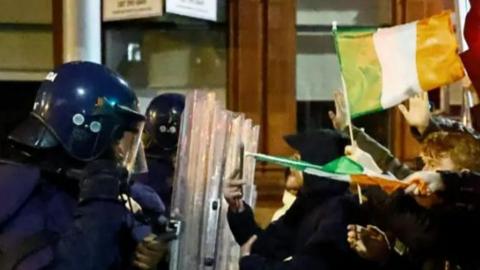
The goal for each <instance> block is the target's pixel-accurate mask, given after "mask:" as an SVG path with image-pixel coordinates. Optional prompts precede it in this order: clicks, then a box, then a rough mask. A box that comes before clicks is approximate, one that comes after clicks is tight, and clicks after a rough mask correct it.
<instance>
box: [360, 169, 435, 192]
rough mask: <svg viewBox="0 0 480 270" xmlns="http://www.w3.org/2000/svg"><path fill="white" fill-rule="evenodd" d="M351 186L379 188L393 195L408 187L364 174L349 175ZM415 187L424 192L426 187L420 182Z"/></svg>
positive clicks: (404, 184)
mask: <svg viewBox="0 0 480 270" xmlns="http://www.w3.org/2000/svg"><path fill="white" fill-rule="evenodd" d="M351 180H352V181H351V185H361V186H379V187H380V188H381V189H383V190H384V191H385V192H387V193H389V194H390V193H393V192H395V191H397V190H399V189H405V188H407V187H408V186H409V185H408V184H407V183H404V182H401V181H398V180H388V179H384V178H381V177H377V176H369V175H365V174H355V175H351ZM416 181H418V183H417V185H418V186H419V188H420V190H421V191H426V188H427V187H426V185H425V183H424V182H422V181H420V180H416Z"/></svg>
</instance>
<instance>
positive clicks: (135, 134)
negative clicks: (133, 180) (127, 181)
mask: <svg viewBox="0 0 480 270" xmlns="http://www.w3.org/2000/svg"><path fill="white" fill-rule="evenodd" d="M143 127H144V122H138V123H137V126H136V127H135V130H127V131H125V132H124V133H123V137H122V138H121V139H120V140H119V141H118V143H117V145H116V147H115V153H116V155H117V157H118V158H119V160H120V162H121V164H122V166H123V167H125V168H126V169H127V170H128V171H129V172H130V173H132V174H134V173H143V172H146V171H147V169H146V168H147V165H146V160H145V154H144V153H143V146H142V140H141V139H142V131H143Z"/></svg>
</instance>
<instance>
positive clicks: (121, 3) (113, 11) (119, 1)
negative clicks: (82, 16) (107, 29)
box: [103, 0, 163, 21]
mask: <svg viewBox="0 0 480 270" xmlns="http://www.w3.org/2000/svg"><path fill="white" fill-rule="evenodd" d="M162 13H163V0H103V20H104V21H118V20H128V19H139V18H148V17H155V16H161V15H162Z"/></svg>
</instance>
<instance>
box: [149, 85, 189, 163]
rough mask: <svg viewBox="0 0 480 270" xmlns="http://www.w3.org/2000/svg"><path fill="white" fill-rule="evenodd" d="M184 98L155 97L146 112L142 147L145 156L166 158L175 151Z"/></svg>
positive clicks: (179, 95) (171, 95)
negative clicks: (143, 147) (143, 146)
mask: <svg viewBox="0 0 480 270" xmlns="http://www.w3.org/2000/svg"><path fill="white" fill-rule="evenodd" d="M184 108H185V96H184V95H181V94H173V93H168V94H162V95H159V96H157V97H155V98H154V99H153V100H152V101H151V102H150V104H149V105H148V108H147V112H146V118H147V120H146V122H145V132H144V140H143V142H144V145H145V150H146V154H147V156H150V157H166V156H169V155H171V154H173V153H174V152H175V151H176V149H177V143H178V134H179V129H180V120H181V116H182V112H183V109H184Z"/></svg>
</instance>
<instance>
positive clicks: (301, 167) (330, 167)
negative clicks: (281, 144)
mask: <svg viewBox="0 0 480 270" xmlns="http://www.w3.org/2000/svg"><path fill="white" fill-rule="evenodd" d="M247 155H248V156H252V157H254V158H255V159H257V160H260V161H265V162H270V163H273V164H277V165H280V166H283V167H288V168H292V169H294V170H297V171H305V170H315V171H323V172H326V173H333V174H344V175H350V174H360V173H363V167H362V165H360V164H358V163H357V162H355V161H353V160H351V159H349V158H348V157H340V158H338V159H335V160H333V161H331V162H329V163H327V164H325V165H324V166H320V165H315V164H311V163H308V162H305V161H301V160H294V159H289V158H282V157H275V156H269V155H265V154H257V153H247Z"/></svg>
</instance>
